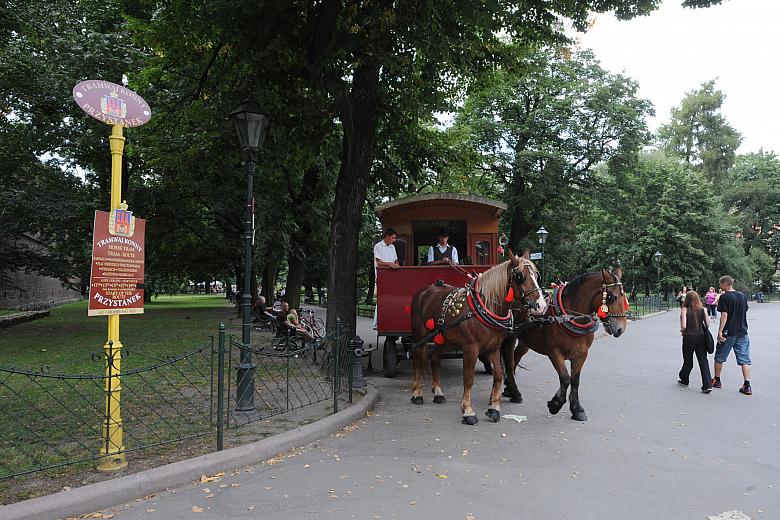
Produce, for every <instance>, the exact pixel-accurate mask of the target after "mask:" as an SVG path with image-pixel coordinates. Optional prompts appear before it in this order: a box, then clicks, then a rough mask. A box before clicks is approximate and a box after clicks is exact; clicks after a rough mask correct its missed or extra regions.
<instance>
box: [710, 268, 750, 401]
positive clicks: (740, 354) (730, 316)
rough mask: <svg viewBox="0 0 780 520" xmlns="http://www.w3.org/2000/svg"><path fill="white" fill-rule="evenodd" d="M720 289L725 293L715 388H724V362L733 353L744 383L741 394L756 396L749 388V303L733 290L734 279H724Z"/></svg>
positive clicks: (722, 297) (719, 305)
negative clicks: (721, 376)
mask: <svg viewBox="0 0 780 520" xmlns="http://www.w3.org/2000/svg"><path fill="white" fill-rule="evenodd" d="M720 288H721V289H722V290H723V291H724V292H723V294H721V295H720V298H719V299H718V312H720V324H719V326H718V346H717V348H716V349H715V377H714V378H713V380H712V386H714V387H715V388H721V387H722V385H721V382H720V373H721V371H722V370H723V363H725V362H726V360H727V359H728V357H729V353H730V352H731V351H732V350H734V356H735V357H736V358H737V365H739V366H740V367H741V368H742V377H743V379H744V383H742V387H741V388H740V389H739V391H740V392H741V393H743V394H745V395H753V389H752V388H751V386H750V364H751V363H750V338H749V337H748V324H747V311H748V303H747V298H745V295H744V294H742V293H741V292H739V291H735V290H734V278H732V277H731V276H722V277H721V278H720Z"/></svg>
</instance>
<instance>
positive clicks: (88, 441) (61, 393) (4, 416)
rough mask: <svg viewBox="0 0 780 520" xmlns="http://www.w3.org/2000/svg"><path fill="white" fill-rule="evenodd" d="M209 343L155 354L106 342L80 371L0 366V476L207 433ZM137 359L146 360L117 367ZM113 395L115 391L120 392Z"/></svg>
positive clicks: (109, 463) (111, 464) (105, 463)
mask: <svg viewBox="0 0 780 520" xmlns="http://www.w3.org/2000/svg"><path fill="white" fill-rule="evenodd" d="M214 354H215V351H214V346H213V341H211V342H209V343H208V344H206V345H203V346H201V347H199V348H196V349H194V350H192V351H189V352H185V353H183V354H181V355H178V356H175V357H168V358H162V359H155V358H150V357H148V356H144V355H143V354H137V355H136V354H135V353H134V352H133V351H132V350H129V349H119V348H116V349H115V348H113V344H112V345H111V347H110V348H108V349H105V350H103V351H97V352H94V353H92V354H91V355H90V358H91V360H92V362H93V365H94V367H93V368H92V370H90V371H89V372H92V373H87V372H86V371H84V372H81V373H64V372H55V371H52V370H51V369H50V368H49V367H46V366H44V367H40V368H38V369H35V370H30V369H22V368H13V367H11V368H0V431H2V432H3V435H2V437H0V479H5V478H9V477H12V476H19V475H25V474H28V473H32V472H35V471H40V470H44V469H51V468H57V467H61V466H65V465H68V464H75V463H79V462H86V461H90V460H97V459H100V460H101V464H100V466H101V467H104V468H105V469H118V468H119V467H121V466H122V465H123V461H124V455H125V454H126V453H130V452H133V451H138V450H143V449H146V448H150V447H153V446H160V445H163V444H168V443H171V442H177V441H181V440H185V439H191V438H194V437H200V436H203V435H208V434H209V433H210V432H211V426H212V424H213V419H214V413H215V410H214V403H213V400H212V396H213V394H214V390H215V388H214V369H215V368H216V366H215V364H214V362H213V358H214ZM136 357H138V358H139V359H140V360H142V362H144V363H148V364H147V366H144V367H143V368H138V369H132V370H125V371H123V372H121V377H120V376H119V375H118V374H119V373H120V368H121V364H122V363H123V362H125V363H126V364H127V361H128V360H129V359H134V358H136ZM120 396H121V397H120Z"/></svg>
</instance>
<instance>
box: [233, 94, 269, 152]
mask: <svg viewBox="0 0 780 520" xmlns="http://www.w3.org/2000/svg"><path fill="white" fill-rule="evenodd" d="M230 118H231V119H232V120H233V125H234V126H235V127H236V134H238V142H239V144H240V145H241V148H242V149H243V150H250V151H252V152H256V151H257V150H258V149H259V148H260V147H261V146H263V141H264V140H265V134H266V130H267V129H268V124H269V123H270V118H269V117H268V113H267V112H266V111H265V110H263V109H262V108H261V107H260V106H259V105H258V104H256V103H253V102H251V101H247V102H246V103H244V104H243V105H241V106H240V107H238V108H237V109H235V110H234V111H232V112H231V113H230Z"/></svg>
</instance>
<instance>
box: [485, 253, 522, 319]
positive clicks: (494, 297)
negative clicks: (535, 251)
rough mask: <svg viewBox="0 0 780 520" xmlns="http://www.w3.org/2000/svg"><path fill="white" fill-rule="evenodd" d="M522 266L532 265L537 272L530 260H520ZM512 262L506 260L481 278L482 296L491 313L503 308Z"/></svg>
mask: <svg viewBox="0 0 780 520" xmlns="http://www.w3.org/2000/svg"><path fill="white" fill-rule="evenodd" d="M518 260H520V265H523V266H525V265H530V266H531V268H532V269H533V270H534V272H536V266H535V265H534V263H533V262H531V261H530V260H527V259H525V258H522V257H520V258H518ZM510 262H511V260H506V261H504V262H501V263H500V264H498V265H496V266H493V267H491V268H490V269H488V270H487V271H485V272H484V273H482V276H480V277H479V292H480V293H481V294H482V298H483V300H484V301H485V305H487V307H488V309H489V310H490V311H491V312H497V311H498V307H500V306H501V302H503V301H504V298H505V297H506V290H507V287H508V286H509V263H510Z"/></svg>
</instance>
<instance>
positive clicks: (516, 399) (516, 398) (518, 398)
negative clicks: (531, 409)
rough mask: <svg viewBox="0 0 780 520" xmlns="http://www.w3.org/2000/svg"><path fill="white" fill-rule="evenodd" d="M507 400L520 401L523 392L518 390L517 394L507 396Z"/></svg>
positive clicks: (511, 401)
mask: <svg viewBox="0 0 780 520" xmlns="http://www.w3.org/2000/svg"><path fill="white" fill-rule="evenodd" d="M509 402H510V403H522V402H523V394H521V393H520V392H518V393H517V395H512V396H509Z"/></svg>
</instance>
